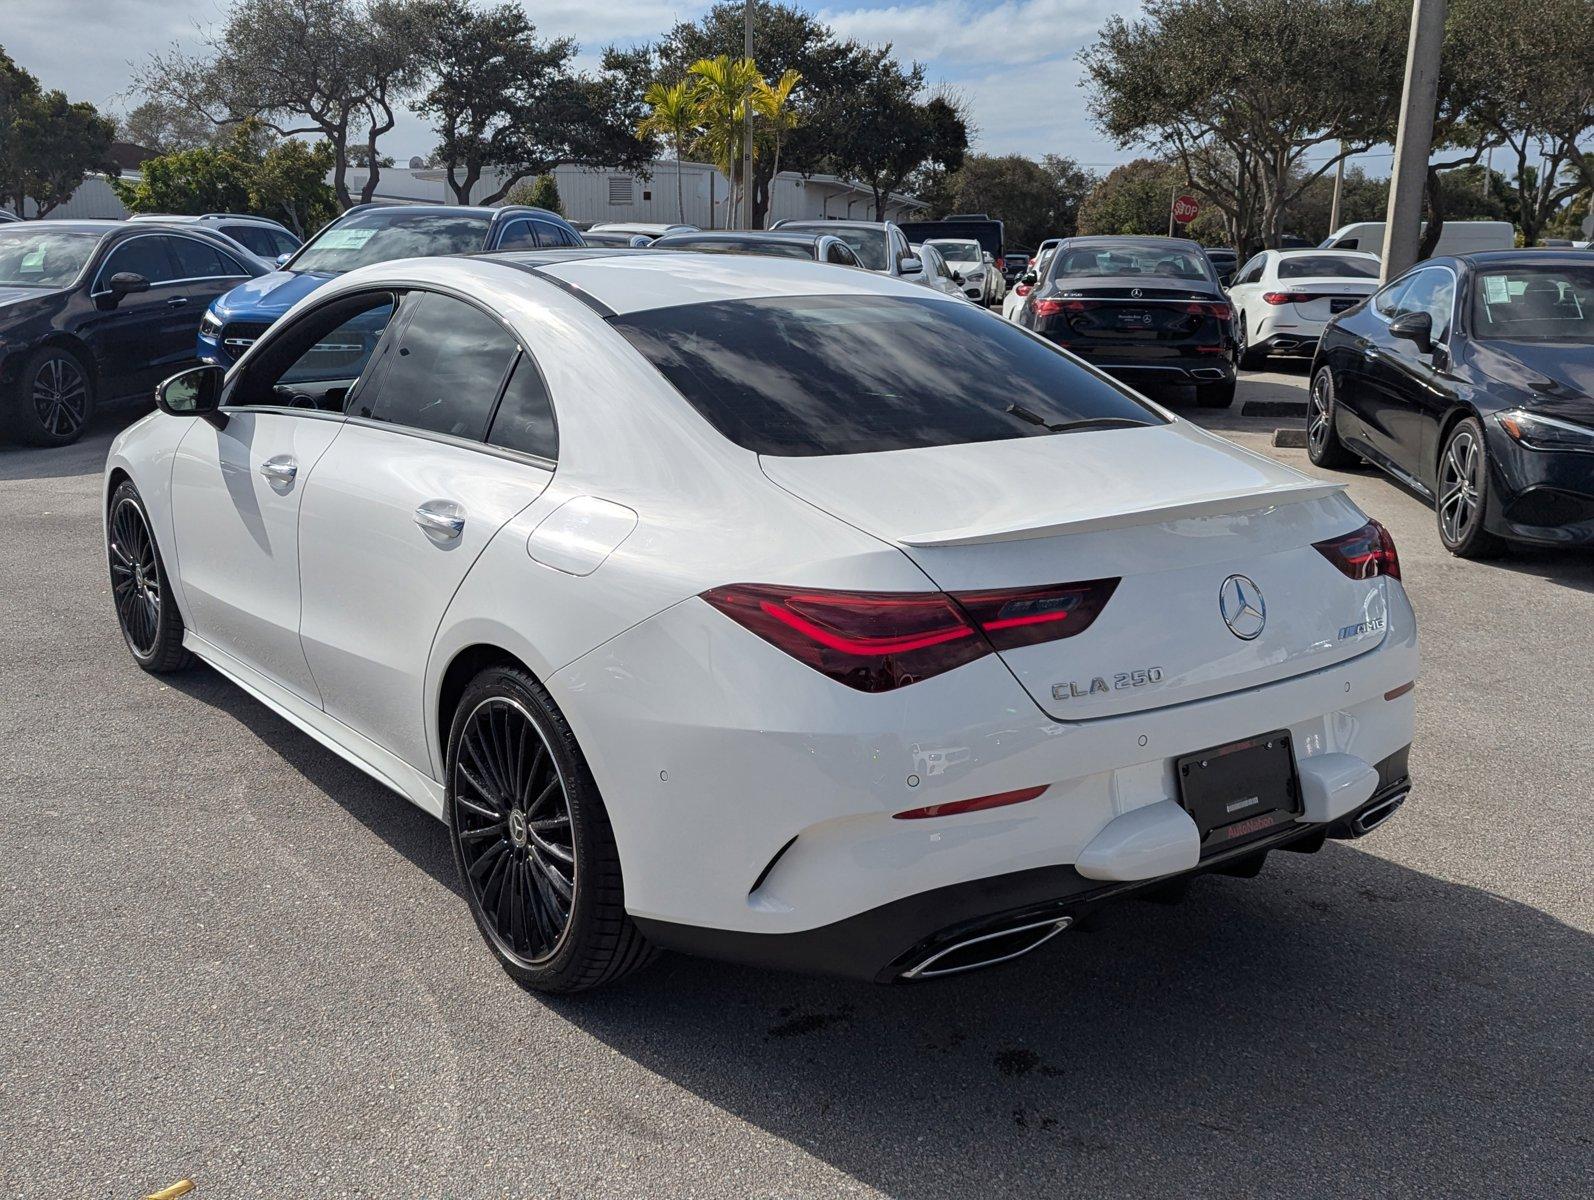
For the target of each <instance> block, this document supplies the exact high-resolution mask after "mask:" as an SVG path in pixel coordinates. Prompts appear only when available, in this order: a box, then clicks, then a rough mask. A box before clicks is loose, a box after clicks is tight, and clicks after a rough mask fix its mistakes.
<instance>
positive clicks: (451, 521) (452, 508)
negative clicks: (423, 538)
mask: <svg viewBox="0 0 1594 1200" xmlns="http://www.w3.org/2000/svg"><path fill="white" fill-rule="evenodd" d="M415 523H416V524H417V525H419V526H420V527H421V528H422V529H424V530H425V531H426V533H427V535H428V536H436V537H438V538H441V539H443V540H444V541H450V542H451V541H453V540H454V539H455V538H457V537H459V535H460V534H462V533H464V532H465V510H464V509H463V508H461V507H460V506H459V505H457V504H455V503H454V502H453V501H452V500H428V501H427V502H426V503H425V504H423V505H421V506H420V507H419V508H417V509H416V510H415Z"/></svg>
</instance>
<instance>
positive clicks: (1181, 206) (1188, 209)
mask: <svg viewBox="0 0 1594 1200" xmlns="http://www.w3.org/2000/svg"><path fill="white" fill-rule="evenodd" d="M1200 211H1201V206H1200V205H1199V204H1197V203H1196V198H1195V197H1194V196H1179V197H1178V198H1176V199H1175V200H1174V202H1173V219H1174V220H1175V221H1177V222H1179V224H1181V225H1188V224H1190V222H1191V221H1193V220H1195V219H1196V214H1197V213H1198V212H1200Z"/></svg>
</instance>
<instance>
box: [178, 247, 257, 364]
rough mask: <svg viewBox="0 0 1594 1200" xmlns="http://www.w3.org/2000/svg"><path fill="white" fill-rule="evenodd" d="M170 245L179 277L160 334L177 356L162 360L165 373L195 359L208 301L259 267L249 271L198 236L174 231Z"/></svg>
mask: <svg viewBox="0 0 1594 1200" xmlns="http://www.w3.org/2000/svg"><path fill="white" fill-rule="evenodd" d="M169 245H170V249H171V252H172V256H173V257H174V258H175V259H176V261H177V274H178V277H177V279H176V280H175V281H174V284H173V287H174V291H175V293H176V294H175V295H174V296H173V297H172V298H171V299H169V300H168V301H167V304H166V316H167V324H166V325H165V326H164V327H163V328H162V331H161V336H162V339H163V341H165V342H167V343H169V344H170V345H171V347H172V353H173V354H174V355H177V356H178V357H177V358H175V359H174V360H173V361H171V362H169V363H167V364H165V367H166V373H167V374H168V375H169V374H172V373H173V372H175V371H178V370H181V369H182V368H183V367H185V366H189V365H191V364H192V363H194V362H196V361H197V359H196V357H195V349H196V342H197V338H198V335H199V322H200V321H201V320H202V319H203V317H204V315H205V310H206V309H208V308H209V307H210V302H211V301H212V300H214V299H216V297H218V296H220V295H223V294H224V293H226V292H230V291H231V290H232V289H233V288H235V287H237V286H238V285H239V284H240V283H242V282H243V281H244V280H246V279H251V278H253V277H254V276H255V275H256V274H258V273H259V268H258V267H257V268H255V269H254V270H253V271H251V270H249V269H248V268H246V267H245V266H244V265H243V264H242V263H241V262H239V261H238V260H237V259H236V258H234V257H233V256H232V255H231V254H228V253H227V252H226V251H225V250H223V249H222V248H221V247H219V246H215V245H212V244H211V243H210V242H207V241H203V240H201V239H200V238H194V237H186V236H184V235H182V234H173V235H172V237H171V240H170V243H169Z"/></svg>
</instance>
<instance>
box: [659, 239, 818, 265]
mask: <svg viewBox="0 0 1594 1200" xmlns="http://www.w3.org/2000/svg"><path fill="white" fill-rule="evenodd" d="M653 244H654V245H655V246H657V247H658V248H659V249H660V250H695V251H697V252H698V253H700V254H768V255H772V256H773V257H775V258H806V259H808V260H810V261H812V260H813V257H814V248H813V247H812V246H811V245H808V244H807V243H805V242H787V241H782V240H781V239H779V238H736V239H730V238H670V239H668V240H667V241H662V242H655V243H653Z"/></svg>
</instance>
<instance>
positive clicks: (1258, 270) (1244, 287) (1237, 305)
mask: <svg viewBox="0 0 1594 1200" xmlns="http://www.w3.org/2000/svg"><path fill="white" fill-rule="evenodd" d="M1266 267H1267V255H1266V253H1263V254H1258V255H1257V256H1256V257H1255V258H1253V259H1251V260H1250V261H1249V262H1247V263H1246V264H1245V266H1243V267H1241V268H1240V269H1239V270H1238V271H1236V272H1235V274H1234V279H1233V280H1232V282H1230V284H1229V301H1230V303H1232V304H1233V305H1234V311H1235V312H1237V313H1239V314H1240V315H1241V317H1246V318H1249V320H1250V323H1251V324H1250V327H1251V328H1252V329H1255V328H1256V320H1255V317H1254V316H1250V313H1251V311H1252V310H1254V309H1255V308H1256V306H1257V305H1258V304H1260V303H1261V300H1260V298H1259V297H1260V296H1261V294H1262V288H1261V286H1260V285H1261V281H1262V272H1263V270H1265V269H1266Z"/></svg>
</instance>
